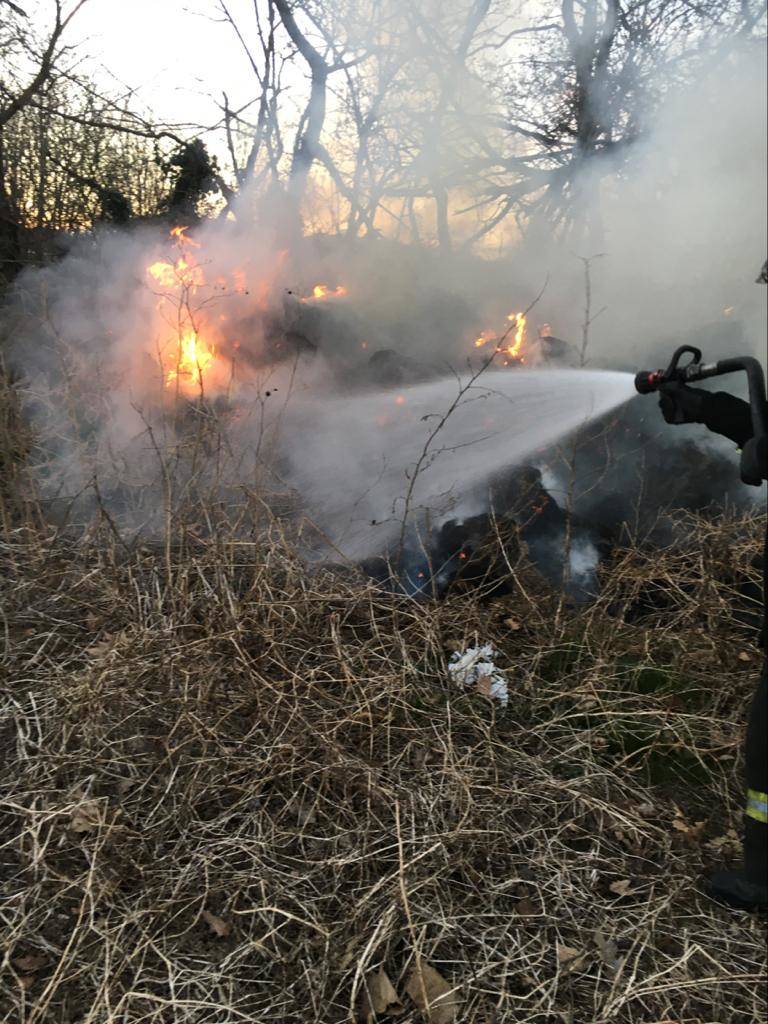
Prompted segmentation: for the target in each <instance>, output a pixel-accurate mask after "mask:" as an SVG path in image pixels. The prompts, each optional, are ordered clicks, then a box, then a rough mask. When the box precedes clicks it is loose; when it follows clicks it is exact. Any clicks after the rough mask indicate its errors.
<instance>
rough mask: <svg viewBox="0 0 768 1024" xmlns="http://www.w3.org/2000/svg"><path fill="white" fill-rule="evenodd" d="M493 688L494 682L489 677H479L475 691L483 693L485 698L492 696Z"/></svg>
mask: <svg viewBox="0 0 768 1024" xmlns="http://www.w3.org/2000/svg"><path fill="white" fill-rule="evenodd" d="M492 686H493V680H492V679H491V677H490V676H489V675H482V676H478V677H477V681H476V682H475V689H476V690H477V692H478V693H482V695H483V696H484V697H490V696H491V687H492Z"/></svg>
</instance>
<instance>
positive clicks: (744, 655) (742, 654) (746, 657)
mask: <svg viewBox="0 0 768 1024" xmlns="http://www.w3.org/2000/svg"><path fill="white" fill-rule="evenodd" d="M737 658H738V659H739V661H752V655H751V654H750V653H749V651H739V653H738V654H737Z"/></svg>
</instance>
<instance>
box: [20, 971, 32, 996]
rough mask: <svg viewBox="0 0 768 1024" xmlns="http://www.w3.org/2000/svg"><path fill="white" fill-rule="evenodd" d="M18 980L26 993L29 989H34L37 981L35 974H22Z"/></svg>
mask: <svg viewBox="0 0 768 1024" xmlns="http://www.w3.org/2000/svg"><path fill="white" fill-rule="evenodd" d="M16 980H17V981H18V983H19V984H20V985H21V987H22V988H23V989H24V991H25V992H26V991H27V989H29V988H31V987H32V985H33V983H34V981H35V976H34V974H21V975H19V977H18V978H17V979H16Z"/></svg>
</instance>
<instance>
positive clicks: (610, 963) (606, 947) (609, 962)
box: [594, 928, 619, 970]
mask: <svg viewBox="0 0 768 1024" xmlns="http://www.w3.org/2000/svg"><path fill="white" fill-rule="evenodd" d="M594 940H595V945H596V946H597V949H598V952H599V953H600V959H601V960H602V961H603V963H604V964H605V965H606V966H607V967H609V968H610V969H611V970H615V969H616V967H617V966H618V962H619V947H618V946H617V945H616V943H615V942H614V940H613V939H606V937H605V936H604V935H603V933H602V932H601V931H600V929H599V928H598V929H596V930H595V932H594Z"/></svg>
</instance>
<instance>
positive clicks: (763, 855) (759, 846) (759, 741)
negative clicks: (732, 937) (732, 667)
mask: <svg viewBox="0 0 768 1024" xmlns="http://www.w3.org/2000/svg"><path fill="white" fill-rule="evenodd" d="M745 768H746V783H747V807H746V818H745V828H744V874H745V875H746V877H747V879H748V881H750V882H752V883H753V884H755V885H762V886H765V885H768V664H765V663H764V665H763V674H762V676H761V678H760V682H759V683H758V684H757V689H756V690H755V695H754V697H753V698H752V706H751V708H750V711H749V721H748V722H747V740H746V748H745Z"/></svg>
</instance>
